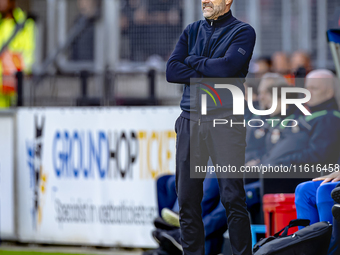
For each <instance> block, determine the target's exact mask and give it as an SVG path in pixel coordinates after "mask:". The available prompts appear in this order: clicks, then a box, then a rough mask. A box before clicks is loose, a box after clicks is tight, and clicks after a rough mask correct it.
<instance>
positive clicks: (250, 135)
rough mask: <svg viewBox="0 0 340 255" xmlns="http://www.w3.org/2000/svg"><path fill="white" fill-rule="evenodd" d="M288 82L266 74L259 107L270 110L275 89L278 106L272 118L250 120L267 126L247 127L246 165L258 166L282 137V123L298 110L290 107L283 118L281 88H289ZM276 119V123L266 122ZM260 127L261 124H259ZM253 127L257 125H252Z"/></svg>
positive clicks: (273, 74) (260, 87)
mask: <svg viewBox="0 0 340 255" xmlns="http://www.w3.org/2000/svg"><path fill="white" fill-rule="evenodd" d="M288 86H289V85H288V83H287V80H286V79H285V78H284V77H283V76H282V75H280V74H276V73H267V74H265V75H264V76H263V77H262V79H261V82H260V85H259V89H258V92H259V95H258V99H259V105H260V108H261V109H263V110H268V109H270V108H271V107H272V104H273V95H272V93H273V88H277V89H278V104H277V108H276V110H275V112H274V113H272V114H271V115H270V116H257V115H253V116H252V117H251V118H250V119H262V120H263V121H264V122H265V124H264V126H263V127H260V128H256V127H250V126H247V131H248V132H247V138H246V139H247V140H246V141H247V147H246V164H247V165H256V164H258V163H259V162H260V159H261V158H262V156H263V155H264V154H265V152H266V151H270V150H271V148H272V147H273V146H274V145H275V144H276V143H277V139H278V138H280V136H279V135H278V134H277V131H279V129H278V128H279V126H280V122H281V121H282V120H283V119H285V118H286V117H287V116H290V118H291V117H292V114H294V113H295V112H296V111H297V110H296V107H295V106H291V105H289V106H288V110H287V116H281V93H280V92H281V88H284V87H288ZM271 119H275V121H268V122H267V121H266V120H271ZM258 124H259V125H260V124H261V123H258ZM252 125H257V124H256V123H252Z"/></svg>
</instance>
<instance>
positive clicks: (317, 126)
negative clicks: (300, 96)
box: [261, 98, 340, 165]
mask: <svg viewBox="0 0 340 255" xmlns="http://www.w3.org/2000/svg"><path fill="white" fill-rule="evenodd" d="M310 110H311V112H312V115H310V116H300V117H299V118H298V119H297V120H298V125H297V126H296V127H294V128H287V127H283V126H280V128H279V132H280V135H279V137H277V138H278V141H277V142H276V144H275V145H274V146H272V148H270V150H267V152H268V153H267V154H266V155H265V156H264V157H263V158H262V161H261V163H263V164H271V165H280V164H283V165H290V164H296V165H300V164H334V163H336V162H337V160H338V158H339V154H340V146H339V144H340V132H339V130H340V112H339V111H338V105H337V102H336V100H335V99H334V98H332V99H330V100H328V101H326V102H324V103H322V104H320V105H318V106H315V107H310ZM293 119H294V118H293ZM286 124H288V123H286ZM272 139H273V138H272ZM274 140H275V139H274Z"/></svg>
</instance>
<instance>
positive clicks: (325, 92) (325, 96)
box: [305, 77, 334, 107]
mask: <svg viewBox="0 0 340 255" xmlns="http://www.w3.org/2000/svg"><path fill="white" fill-rule="evenodd" d="M305 87H306V89H308V90H309V92H310V93H311V99H310V100H309V102H308V103H307V104H308V106H312V107H313V106H316V105H319V104H321V103H323V102H325V101H327V100H329V99H331V98H332V97H333V96H334V90H333V87H332V79H330V78H317V77H314V78H307V79H306V86H305Z"/></svg>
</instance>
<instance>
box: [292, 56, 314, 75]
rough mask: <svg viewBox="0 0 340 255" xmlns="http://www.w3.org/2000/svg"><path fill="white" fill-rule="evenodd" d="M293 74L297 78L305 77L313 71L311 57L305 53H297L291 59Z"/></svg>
mask: <svg viewBox="0 0 340 255" xmlns="http://www.w3.org/2000/svg"><path fill="white" fill-rule="evenodd" d="M290 68H291V73H292V74H294V75H295V76H296V77H305V76H306V75H307V74H308V73H309V72H310V71H311V70H312V64H311V59H310V56H309V55H308V54H307V53H306V52H303V51H295V52H294V53H293V55H292V56H291V58H290Z"/></svg>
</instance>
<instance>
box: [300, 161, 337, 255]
mask: <svg viewBox="0 0 340 255" xmlns="http://www.w3.org/2000/svg"><path fill="white" fill-rule="evenodd" d="M339 163H340V160H339V162H338V164H339ZM334 201H335V202H336V203H337V204H336V205H334ZM339 203H340V172H334V173H332V174H330V175H326V176H323V177H320V178H316V179H314V180H313V181H309V182H304V183H301V184H300V185H299V186H297V188H296V191H295V205H296V211H297V218H298V219H309V220H310V221H311V224H314V223H316V222H319V221H328V222H330V223H332V224H333V233H332V239H331V242H330V245H329V250H328V255H338V254H340V205H339ZM332 213H333V216H334V219H333V216H332ZM301 228H302V227H300V229H301Z"/></svg>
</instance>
